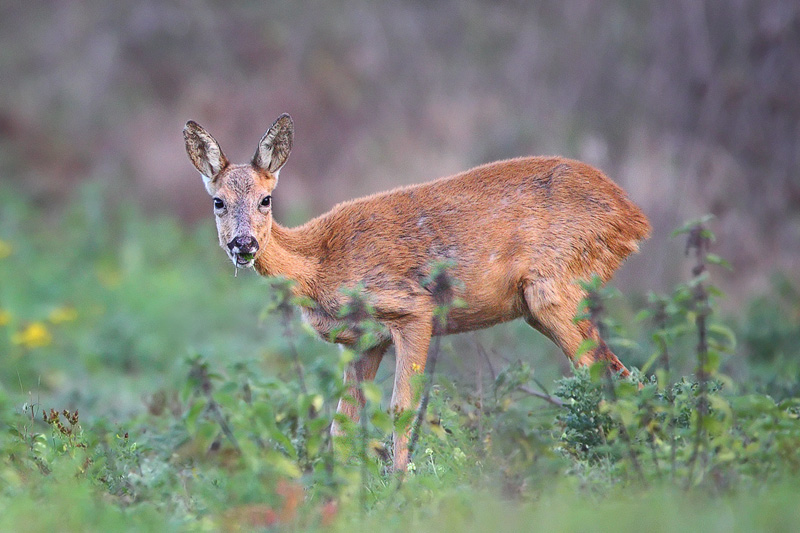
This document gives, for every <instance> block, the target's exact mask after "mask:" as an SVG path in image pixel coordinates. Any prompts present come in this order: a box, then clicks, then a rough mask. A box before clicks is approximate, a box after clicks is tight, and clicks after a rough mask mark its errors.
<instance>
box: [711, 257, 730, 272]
mask: <svg viewBox="0 0 800 533" xmlns="http://www.w3.org/2000/svg"><path fill="white" fill-rule="evenodd" d="M706 261H708V262H709V263H711V264H712V265H719V266H721V267H723V268H725V269H727V270H731V271H732V270H733V266H731V264H730V263H729V262H727V261H726V260H724V259H723V258H721V257H720V256H718V255H717V254H706Z"/></svg>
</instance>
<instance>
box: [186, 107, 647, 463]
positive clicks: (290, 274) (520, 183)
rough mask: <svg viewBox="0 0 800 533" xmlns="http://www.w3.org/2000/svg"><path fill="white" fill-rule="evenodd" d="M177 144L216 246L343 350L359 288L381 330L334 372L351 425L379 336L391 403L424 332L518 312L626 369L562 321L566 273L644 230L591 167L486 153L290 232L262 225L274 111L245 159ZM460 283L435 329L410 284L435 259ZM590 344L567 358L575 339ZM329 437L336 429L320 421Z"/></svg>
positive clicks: (287, 144) (193, 134)
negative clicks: (209, 214)
mask: <svg viewBox="0 0 800 533" xmlns="http://www.w3.org/2000/svg"><path fill="white" fill-rule="evenodd" d="M183 133H184V137H185V140H186V151H187V152H188V154H189V158H190V159H191V161H192V163H194V166H195V167H197V170H199V171H200V174H202V176H203V180H204V182H205V186H206V189H207V190H208V192H209V193H210V194H211V196H212V197H213V199H214V200H213V203H214V214H215V215H216V222H217V230H218V233H219V243H220V245H221V246H222V249H223V250H225V252H226V253H227V254H228V256H229V257H230V259H231V261H233V263H234V265H235V266H236V268H240V267H251V266H252V267H254V268H255V270H256V271H257V272H258V273H259V274H261V275H263V276H276V275H282V276H285V277H287V278H289V279H291V280H294V281H295V284H294V291H295V293H296V294H297V295H302V296H305V297H307V299H310V300H311V301H313V302H314V305H313V307H308V308H303V309H302V313H303V315H304V318H305V319H306V320H307V321H308V322H309V323H310V324H311V326H313V327H314V329H315V330H316V331H318V332H319V334H320V335H321V336H322V337H323V338H324V339H328V340H329V336H330V334H331V332H332V331H336V332H337V337H336V339H335V342H337V343H340V344H344V345H350V346H353V345H355V343H356V342H357V341H358V330H357V328H355V327H354V326H353V325H352V324H347V323H344V321H343V320H342V319H341V318H340V314H339V313H340V309H341V308H342V306H343V305H344V304H346V303H347V296H346V295H345V294H344V293H343V292H342V289H343V288H349V289H352V288H355V287H357V286H358V287H363V290H364V291H365V293H366V295H367V297H368V299H369V301H370V302H371V304H372V305H373V307H374V315H375V316H374V318H375V319H376V320H377V321H378V322H379V323H380V324H381V326H382V327H383V333H382V336H380V337H379V338H378V340H377V341H376V343H375V344H374V346H372V347H371V348H369V349H368V350H366V351H365V353H363V355H362V357H361V358H359V359H358V360H356V361H354V362H352V363H351V364H350V365H349V367H348V368H347V370H346V371H345V376H344V379H345V383H346V384H348V385H349V389H348V390H349V394H350V398H347V399H344V398H343V399H341V400H340V401H339V406H338V412H343V413H345V414H346V415H347V416H349V417H350V418H351V419H353V420H357V419H358V416H359V410H360V407H361V406H360V405H358V404H359V403H360V404H362V405H363V402H364V397H363V395H362V394H361V392H360V389H359V387H358V383H359V381H360V380H371V379H373V378H374V377H375V373H376V372H377V370H378V365H379V364H380V362H381V359H382V358H383V354H384V353H385V352H386V350H387V348H388V347H389V345H390V344H394V346H395V350H396V352H397V360H396V368H395V374H394V391H393V394H392V399H391V408H392V409H393V410H394V411H395V413H397V412H399V411H402V410H405V409H410V408H411V407H412V405H411V403H412V391H411V385H410V378H411V377H412V375H414V374H415V373H421V372H423V371H424V368H425V361H426V358H427V352H428V345H429V343H430V340H431V336H432V335H441V334H448V333H458V332H463V331H469V330H475V329H480V328H486V327H489V326H492V325H494V324H498V323H500V322H506V321H508V320H513V319H515V318H518V317H523V318H524V319H525V321H527V322H528V324H530V325H531V326H533V327H534V328H536V329H537V330H539V331H540V332H542V333H544V334H545V335H546V336H547V337H549V338H550V339H552V340H553V341H554V342H555V343H556V344H557V345H558V346H559V347H560V348H561V350H562V351H563V352H564V353H565V354H566V355H567V357H568V358H569V359H570V360H572V361H573V362H574V363H575V364H577V365H586V364H589V363H592V362H593V361H596V360H605V361H607V362H608V364H609V368H610V369H611V370H613V371H616V372H620V373H621V374H622V375H627V374H628V370H627V369H626V368H625V366H624V365H623V364H622V363H621V362H620V361H619V360H618V359H617V357H616V356H615V355H614V354H613V353H612V352H611V351H610V350H609V349H608V347H607V346H606V345H605V343H604V342H603V340H602V339H601V338H600V336H599V335H598V332H597V329H596V328H595V327H594V326H593V325H592V324H591V323H590V322H589V321H586V320H584V321H581V322H578V323H575V322H574V321H573V316H575V314H576V312H577V310H578V304H579V302H580V300H581V299H582V297H583V296H584V291H583V290H582V289H581V287H580V286H579V284H578V283H577V282H578V280H582V279H588V278H589V277H591V276H592V274H594V273H596V274H598V275H599V276H600V277H601V278H602V279H603V281H607V280H608V279H609V278H610V277H611V275H612V273H613V272H614V270H616V269H617V267H618V266H619V265H620V263H621V262H622V261H623V260H624V259H625V258H626V257H627V256H628V255H629V254H630V253H631V252H634V251H636V250H637V249H638V243H637V242H638V241H639V240H641V239H643V238H645V237H647V236H648V234H649V232H650V225H649V222H648V220H647V218H646V217H645V216H644V214H642V212H641V211H640V210H639V208H637V207H636V206H635V205H634V204H633V203H632V202H631V201H630V200H629V199H628V197H627V196H626V194H625V192H624V191H623V190H622V189H621V188H620V187H619V186H617V185H616V184H615V183H613V182H612V181H611V180H610V179H609V178H607V177H606V176H605V175H604V174H603V173H602V172H600V171H599V170H597V169H595V168H593V167H591V166H589V165H587V164H585V163H581V162H579V161H573V160H569V159H564V158H561V157H525V158H519V159H510V160H507V161H498V162H495V163H490V164H487V165H483V166H479V167H477V168H474V169H472V170H468V171H466V172H464V173H461V174H457V175H455V176H450V177H446V178H441V179H438V180H435V181H432V182H429V183H423V184H419V185H412V186H407V187H400V188H397V189H394V190H391V191H388V192H384V193H379V194H374V195H372V196H367V197H365V198H359V199H357V200H351V201H348V202H344V203H342V204H339V205H337V206H335V207H334V208H333V209H331V210H330V211H329V212H327V213H325V214H324V215H321V216H319V217H317V218H315V219H313V220H310V221H309V222H306V223H305V224H303V225H302V226H299V227H296V228H286V227H283V226H281V225H279V224H278V223H276V222H274V221H273V219H272V196H271V195H272V191H273V190H274V189H275V186H276V185H277V183H278V174H279V173H280V170H281V168H283V165H284V164H285V163H286V159H287V158H288V157H289V152H290V151H291V148H292V138H293V133H294V126H293V123H292V119H291V118H290V117H289V115H285V114H284V115H281V116H280V117H279V118H278V119H277V120H276V121H275V123H274V124H273V125H272V126H271V127H270V128H269V130H268V131H267V132H266V134H265V135H264V137H263V138H262V139H261V141H260V142H259V143H258V148H257V149H256V153H255V155H254V156H253V159H252V161H250V162H249V163H247V164H243V165H236V164H230V163H229V162H228V160H227V159H226V157H225V155H224V154H223V153H222V150H221V149H220V147H219V144H218V143H217V141H216V140H215V139H214V138H213V137H212V136H211V135H210V134H209V133H208V132H206V130H204V129H203V128H202V127H201V126H200V125H199V124H197V123H196V122H192V121H190V122H188V123H187V124H186V128H185V129H184V130H183ZM443 260H447V261H451V262H452V264H453V266H452V268H451V269H450V270H449V274H450V275H451V276H452V277H453V278H454V279H456V280H458V281H459V284H458V286H457V287H455V296H456V297H458V298H460V299H461V300H463V302H464V303H465V304H466V305H465V306H463V307H457V308H453V309H452V310H451V311H450V313H449V315H448V316H447V319H446V321H445V322H444V326H443V327H437V326H438V324H439V321H438V320H434V309H435V303H434V298H433V295H432V293H431V292H430V291H428V290H426V289H425V288H424V287H423V286H422V285H421V281H422V280H423V279H425V278H426V277H427V276H428V275H429V274H430V272H431V268H432V264H434V263H435V262H437V261H443ZM584 339H593V340H594V341H595V342H596V345H595V348H594V349H593V350H591V351H589V352H587V353H584V354H583V355H581V356H580V357H579V358H577V360H576V353H577V351H578V347H579V345H580V344H581V341H583V340H584ZM331 430H332V432H334V434H337V432H338V431H339V429H338V428H337V427H335V426H334V427H332V428H331ZM407 442H408V434H407V433H406V432H399V434H398V433H397V432H396V433H395V435H394V469H395V470H405V468H406V466H407V463H408V446H407Z"/></svg>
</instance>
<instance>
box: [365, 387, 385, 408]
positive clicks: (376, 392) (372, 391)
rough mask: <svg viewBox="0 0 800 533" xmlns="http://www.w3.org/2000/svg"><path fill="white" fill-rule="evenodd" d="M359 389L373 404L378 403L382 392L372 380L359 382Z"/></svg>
mask: <svg viewBox="0 0 800 533" xmlns="http://www.w3.org/2000/svg"><path fill="white" fill-rule="evenodd" d="M361 391H362V392H363V393H364V398H366V400H367V401H368V402H370V403H372V404H374V405H380V403H381V397H382V396H383V392H382V391H381V388H380V387H379V386H378V384H377V383H375V382H374V381H363V382H362V383H361Z"/></svg>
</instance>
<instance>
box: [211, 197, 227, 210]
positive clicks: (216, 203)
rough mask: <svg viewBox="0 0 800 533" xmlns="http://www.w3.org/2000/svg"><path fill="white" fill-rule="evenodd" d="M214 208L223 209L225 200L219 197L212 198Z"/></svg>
mask: <svg viewBox="0 0 800 533" xmlns="http://www.w3.org/2000/svg"><path fill="white" fill-rule="evenodd" d="M214 209H225V202H223V201H222V200H220V199H219V198H214Z"/></svg>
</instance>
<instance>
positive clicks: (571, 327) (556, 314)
mask: <svg viewBox="0 0 800 533" xmlns="http://www.w3.org/2000/svg"><path fill="white" fill-rule="evenodd" d="M523 294H524V297H525V303H526V304H527V306H528V311H529V312H530V316H528V317H526V321H527V322H528V323H529V324H530V325H531V326H533V327H534V328H536V329H537V330H539V331H541V332H542V333H544V334H545V335H546V336H547V337H549V338H550V339H551V340H552V341H553V342H555V343H556V344H557V345H558V347H559V348H561V351H563V352H564V354H566V356H567V357H568V358H569V360H570V361H572V362H573V364H575V365H576V366H584V365H591V364H592V363H594V362H595V361H607V362H608V365H609V369H610V370H611V371H612V372H619V373H621V375H622V376H628V375H629V374H630V372H628V369H627V368H625V365H623V364H622V363H621V362H620V360H619V359H617V356H616V355H614V353H613V352H612V351H611V350H610V349H609V348H608V346H607V345H606V343H605V342H604V341H603V339H601V338H600V334H599V332H598V331H597V328H596V327H595V326H594V324H592V323H591V322H590V321H588V320H581V321H580V322H578V323H577V324H576V323H575V321H574V320H573V317H574V316H575V315H576V314H577V311H578V304H579V303H580V301H581V299H582V298H583V296H584V292H583V290H581V288H580V287H579V286H578V285H577V284H571V283H563V282H557V281H556V280H553V279H547V278H538V279H534V280H529V281H527V282H526V283H525V285H524V289H523ZM586 339H591V340H593V341H595V343H596V345H595V347H594V349H592V350H589V351H587V352H585V353H583V354H581V355H580V356H579V357H578V358H577V359H576V356H577V353H578V349H579V347H580V345H581V343H582V342H583V341H584V340H586Z"/></svg>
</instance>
